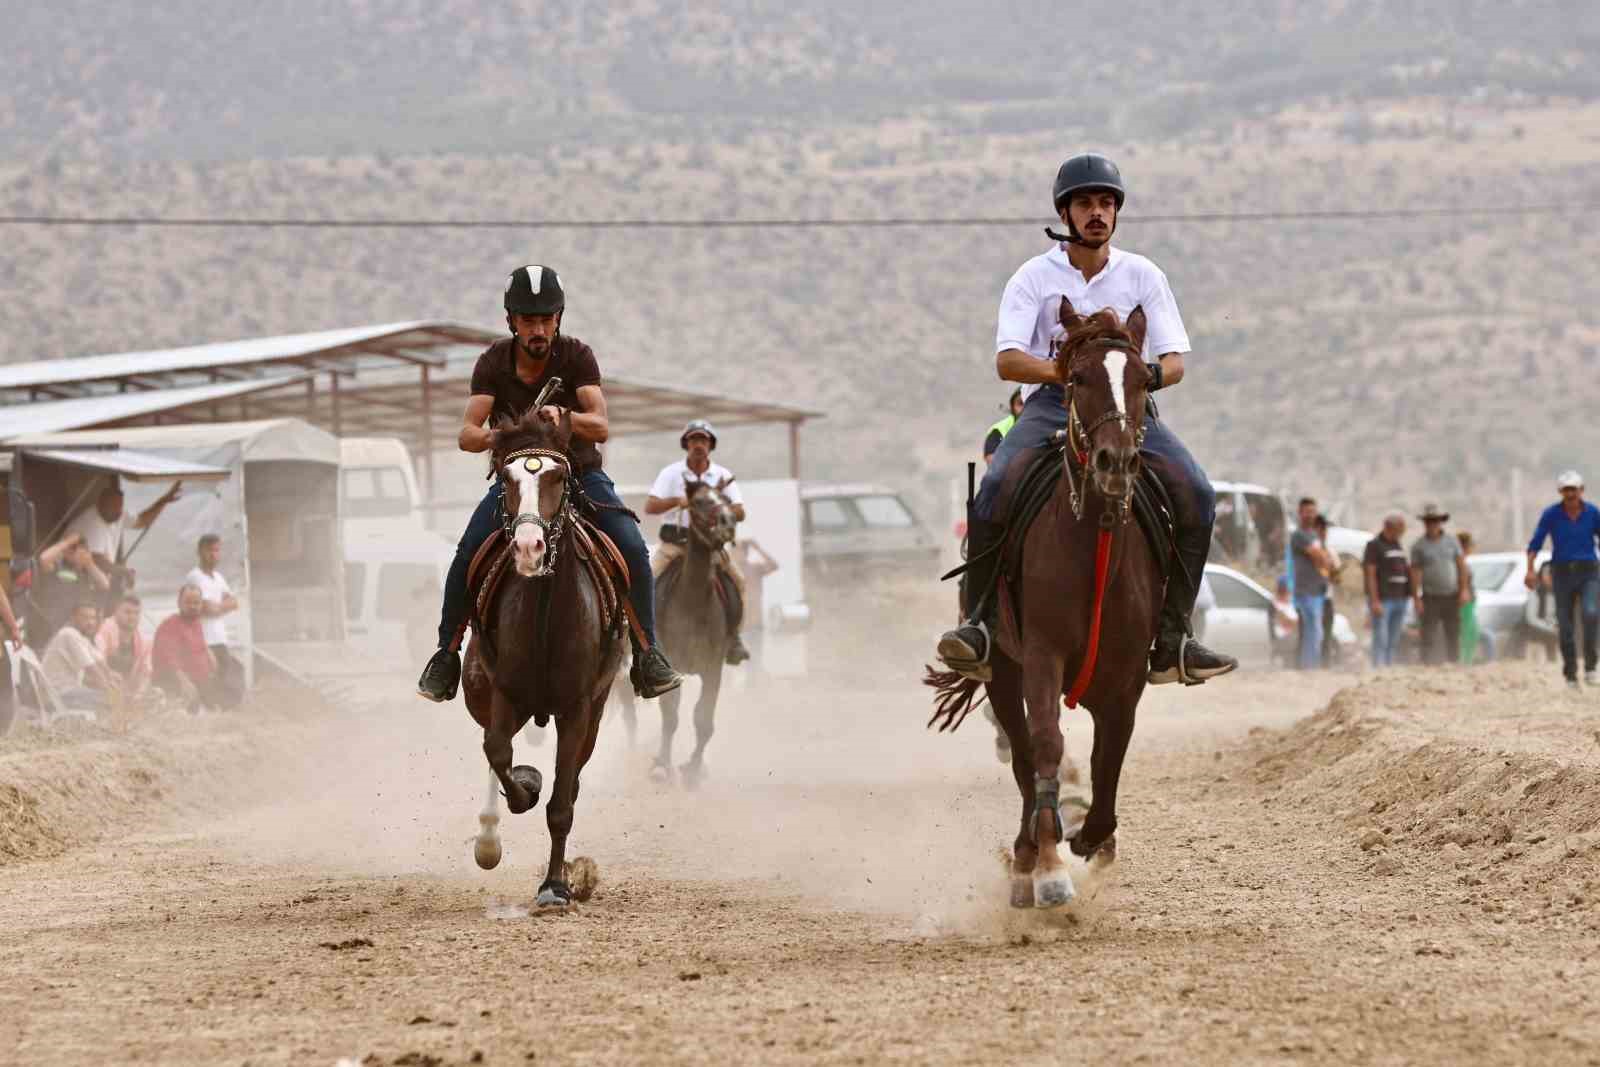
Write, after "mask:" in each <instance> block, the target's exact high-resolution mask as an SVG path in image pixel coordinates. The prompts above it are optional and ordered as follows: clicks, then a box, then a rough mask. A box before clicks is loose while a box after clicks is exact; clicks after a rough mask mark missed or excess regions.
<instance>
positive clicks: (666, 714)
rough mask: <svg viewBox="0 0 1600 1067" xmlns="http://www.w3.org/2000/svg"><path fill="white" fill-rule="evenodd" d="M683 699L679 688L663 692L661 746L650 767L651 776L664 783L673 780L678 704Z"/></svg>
mask: <svg viewBox="0 0 1600 1067" xmlns="http://www.w3.org/2000/svg"><path fill="white" fill-rule="evenodd" d="M682 699H683V695H682V691H681V690H678V689H674V690H672V691H671V692H669V693H662V694H661V699H660V703H661V747H660V748H659V749H658V750H657V751H656V761H655V763H654V764H652V765H651V767H650V778H651V780H652V781H656V782H660V783H662V784H664V785H670V784H671V782H672V775H673V771H672V739H673V738H674V737H675V736H677V733H678V705H679V703H680V702H681V701H682Z"/></svg>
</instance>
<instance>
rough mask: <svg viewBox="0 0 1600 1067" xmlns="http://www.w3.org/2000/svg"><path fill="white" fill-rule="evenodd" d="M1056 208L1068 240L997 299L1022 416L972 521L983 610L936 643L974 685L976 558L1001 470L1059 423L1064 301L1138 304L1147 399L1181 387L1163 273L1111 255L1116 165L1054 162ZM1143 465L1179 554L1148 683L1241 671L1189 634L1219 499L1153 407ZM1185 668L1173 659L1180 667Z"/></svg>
mask: <svg viewBox="0 0 1600 1067" xmlns="http://www.w3.org/2000/svg"><path fill="white" fill-rule="evenodd" d="M1054 194H1055V208H1056V213H1057V214H1058V215H1059V216H1060V218H1061V221H1062V223H1064V224H1065V225H1066V227H1067V231H1068V232H1067V234H1066V235H1060V234H1056V233H1054V232H1051V234H1050V235H1051V237H1052V238H1055V239H1056V240H1058V241H1059V242H1060V243H1059V244H1058V245H1057V246H1056V247H1054V248H1052V249H1050V251H1048V252H1045V253H1044V254H1042V255H1038V256H1035V257H1033V258H1032V259H1030V260H1028V261H1027V262H1026V263H1024V264H1023V265H1022V267H1021V268H1020V269H1018V271H1017V272H1016V274H1014V275H1012V277H1011V280H1010V281H1009V282H1007V283H1006V288H1005V293H1004V295H1002V296H1001V298H1000V315H999V329H998V330H997V332H996V336H995V350H996V355H995V369H996V370H997V372H998V373H999V375H1000V377H1001V378H1003V379H1005V380H1006V381H1011V382H1017V383H1019V384H1021V385H1022V387H1023V389H1022V395H1023V407H1022V415H1021V417H1020V418H1019V419H1018V420H1017V423H1016V425H1015V426H1013V427H1012V428H1011V432H1010V433H1008V434H1007V435H1006V436H1005V439H1004V440H1003V441H1001V443H1000V447H999V448H998V449H997V450H996V451H995V454H994V458H993V460H992V461H991V462H990V464H989V470H988V473H986V474H985V475H984V477H983V485H982V487H981V488H980V490H979V491H978V495H977V498H976V499H975V500H974V501H973V506H972V509H971V514H970V515H969V516H968V543H967V544H968V548H967V556H968V559H969V560H972V561H975V562H974V563H971V564H969V566H970V567H971V571H969V578H970V588H971V589H972V590H973V597H974V600H975V601H976V603H977V604H979V605H982V606H983V607H984V610H983V611H982V613H981V615H979V614H975V615H974V617H973V618H971V619H970V620H968V622H967V623H965V624H964V625H962V626H961V627H959V628H957V629H955V630H952V631H950V632H948V633H946V634H945V635H944V636H943V637H942V638H941V639H940V641H939V656H940V658H941V659H942V660H944V662H945V664H946V665H947V666H949V667H950V668H952V669H953V670H957V671H961V672H962V673H963V674H966V675H968V676H969V677H981V674H982V666H983V665H984V664H986V663H987V662H988V659H989V653H990V649H991V647H992V645H993V638H992V633H993V628H994V624H995V619H996V615H995V611H994V607H995V599H996V598H995V597H994V596H993V595H988V594H987V593H986V592H985V591H987V590H989V589H991V587H992V586H993V584H994V579H995V574H996V572H997V570H998V567H999V563H1000V557H1001V553H999V552H994V553H990V554H988V556H987V558H984V551H985V550H986V549H987V548H989V547H990V546H991V545H993V544H994V543H995V542H996V541H997V540H998V539H999V538H1000V536H1001V534H1002V533H1003V532H1004V525H1003V524H1002V523H999V522H996V521H994V509H995V504H996V498H997V497H998V496H999V493H1000V487H1001V485H1002V483H1003V482H1004V480H1005V475H1006V469H1007V467H1008V466H1009V465H1010V463H1011V460H1012V459H1013V458H1014V457H1015V456H1016V455H1017V454H1018V453H1020V452H1023V451H1025V450H1027V449H1031V448H1038V447H1040V446H1041V445H1044V444H1046V443H1047V442H1048V441H1049V439H1050V436H1051V434H1053V433H1055V432H1056V431H1057V430H1060V429H1064V428H1065V427H1066V425H1067V408H1066V397H1065V393H1064V391H1063V389H1062V387H1061V385H1060V384H1059V383H1058V382H1057V381H1056V369H1055V367H1054V366H1052V361H1053V359H1054V353H1053V350H1052V345H1053V343H1054V341H1055V340H1056V339H1057V338H1058V337H1059V336H1060V335H1061V334H1062V333H1063V330H1062V327H1061V325H1060V321H1059V314H1058V313H1059V310H1060V305H1061V298H1062V297H1063V296H1065V297H1066V298H1067V299H1068V300H1069V301H1070V302H1071V304H1072V307H1073V309H1074V310H1076V311H1077V312H1078V314H1080V315H1092V314H1093V313H1095V312H1097V311H1100V310H1101V309H1103V308H1110V309H1112V310H1113V311H1115V312H1116V313H1117V315H1118V316H1120V317H1121V318H1122V319H1123V321H1126V320H1127V318H1128V316H1129V315H1131V314H1132V313H1133V310H1134V309H1135V308H1140V307H1142V308H1143V309H1144V313H1145V316H1146V318H1147V321H1148V327H1147V332H1146V335H1145V348H1144V352H1145V358H1146V361H1147V362H1146V364H1145V365H1146V367H1148V368H1149V370H1150V379H1151V384H1150V391H1151V392H1152V393H1154V392H1155V391H1156V390H1158V389H1161V388H1170V387H1172V386H1174V385H1177V384H1178V383H1179V382H1180V381H1182V380H1183V375H1184V358H1183V357H1184V353H1186V352H1188V351H1189V335H1188V333H1187V332H1186V331H1185V329H1184V326H1183V320H1182V318H1181V317H1179V314H1178V303H1177V301H1176V300H1175V299H1174V298H1173V295H1172V289H1171V288H1170V287H1169V286H1168V284H1167V278H1166V275H1164V274H1162V273H1161V270H1160V269H1159V268H1158V267H1157V266H1156V265H1155V264H1154V263H1152V262H1150V260H1148V259H1146V258H1145V257H1143V256H1140V255H1136V254H1134V253H1132V252H1124V251H1122V250H1121V249H1114V248H1112V247H1111V236H1112V234H1113V233H1114V232H1115V231H1116V227H1117V218H1118V216H1119V215H1120V214H1121V212H1122V205H1123V201H1124V199H1125V198H1126V190H1125V189H1124V187H1123V183H1122V175H1121V173H1119V172H1118V170H1117V167H1116V164H1114V163H1112V162H1111V160H1109V159H1107V158H1106V157H1105V156H1102V155H1096V154H1093V153H1085V154H1082V155H1077V156H1073V157H1072V158H1071V159H1069V160H1067V161H1066V162H1065V163H1063V164H1062V165H1061V169H1060V171H1059V172H1057V174H1056V181H1055V189H1054ZM1144 431H1145V438H1144V447H1143V450H1142V453H1141V455H1142V458H1143V460H1144V462H1145V464H1146V465H1147V466H1148V467H1149V468H1150V469H1151V470H1152V471H1153V472H1154V473H1155V475H1156V477H1157V478H1159V479H1160V480H1161V484H1162V485H1163V486H1164V487H1165V488H1166V490H1167V493H1168V495H1169V496H1170V497H1171V499H1172V504H1173V508H1174V510H1175V512H1176V514H1175V515H1174V516H1173V517H1174V520H1175V525H1176V527H1177V529H1176V537H1175V541H1176V548H1177V556H1178V560H1179V562H1180V563H1181V564H1182V566H1181V567H1178V568H1175V573H1174V575H1173V578H1172V580H1171V581H1169V582H1168V583H1167V589H1166V600H1165V603H1164V604H1163V605H1162V608H1161V619H1160V630H1159V636H1158V637H1157V638H1156V643H1155V648H1154V650H1153V651H1152V653H1151V657H1150V681H1151V682H1152V683H1155V684H1162V683H1165V682H1177V681H1184V680H1186V679H1187V680H1189V681H1194V682H1199V681H1204V680H1205V679H1207V678H1212V677H1215V676H1217V675H1219V674H1226V673H1227V672H1228V671H1231V670H1233V669H1234V668H1235V667H1237V666H1238V661H1237V660H1235V659H1233V658H1232V657H1231V656H1224V655H1221V654H1219V653H1216V652H1212V651H1211V650H1210V649H1208V648H1206V647H1205V646H1204V645H1202V644H1200V643H1199V642H1198V641H1194V640H1191V639H1190V638H1189V637H1188V629H1189V617H1190V614H1191V612H1192V611H1193V609H1194V602H1195V597H1196V595H1197V594H1198V592H1199V584H1198V583H1199V581H1200V578H1201V576H1202V575H1203V573H1204V570H1205V564H1206V557H1207V555H1208V554H1209V553H1210V549H1211V526H1212V522H1213V520H1214V519H1215V506H1216V496H1215V493H1213V491H1212V489H1211V483H1210V480H1209V479H1207V477H1206V474H1205V471H1203V470H1201V469H1200V465H1199V464H1198V463H1196V462H1195V460H1194V457H1193V456H1191V455H1190V454H1189V450H1188V449H1187V448H1185V447H1184V445H1183V443H1182V442H1181V441H1179V440H1178V437H1177V435H1176V434H1174V433H1173V432H1172V430H1171V429H1170V428H1169V427H1168V426H1167V424H1166V423H1165V422H1163V421H1161V420H1160V419H1158V418H1156V416H1155V412H1154V405H1153V404H1152V405H1151V406H1150V407H1149V408H1148V409H1147V410H1146V412H1145V423H1144ZM1180 659H1181V662H1180Z"/></svg>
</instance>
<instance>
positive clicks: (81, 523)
mask: <svg viewBox="0 0 1600 1067" xmlns="http://www.w3.org/2000/svg"><path fill="white" fill-rule="evenodd" d="M124 518H126V516H121V517H119V518H118V519H117V521H116V522H107V521H106V520H105V519H103V518H101V517H100V509H99V508H97V507H95V506H94V505H93V504H90V505H89V506H88V507H86V508H84V509H83V510H82V511H80V512H78V516H77V518H75V519H73V520H72V521H71V522H70V523H68V524H67V533H69V534H75V533H76V534H82V535H83V543H84V544H85V545H87V546H89V551H90V552H93V553H94V554H95V555H97V556H104V557H105V558H106V559H109V560H110V561H111V562H112V563H115V562H117V550H118V549H120V548H121V547H122V523H123V519H124Z"/></svg>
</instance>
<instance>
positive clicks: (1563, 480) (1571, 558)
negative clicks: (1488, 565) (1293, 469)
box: [1523, 471, 1600, 689]
mask: <svg viewBox="0 0 1600 1067" xmlns="http://www.w3.org/2000/svg"><path fill="white" fill-rule="evenodd" d="M1556 487H1557V488H1558V489H1559V490H1560V491H1561V501H1560V502H1559V503H1556V504H1551V505H1550V506H1549V507H1547V508H1545V509H1544V514H1542V515H1540V516H1539V525H1538V527H1536V528H1535V529H1534V531H1533V540H1532V541H1529V542H1528V574H1527V577H1525V578H1524V579H1523V582H1524V583H1525V584H1526V585H1527V587H1528V588H1529V589H1533V588H1535V587H1536V586H1537V585H1538V582H1539V580H1538V576H1537V573H1536V572H1535V571H1534V560H1535V559H1536V558H1537V557H1538V555H1539V550H1540V549H1541V548H1543V547H1544V540H1545V538H1546V537H1548V538H1550V542H1551V552H1550V563H1549V567H1550V580H1551V586H1552V589H1553V591H1554V593H1555V598H1556V627H1557V630H1558V632H1559V634H1560V642H1561V673H1562V675H1563V676H1564V677H1565V678H1566V679H1567V684H1568V685H1569V686H1571V687H1573V688H1574V689H1576V688H1577V686H1578V663H1577V659H1578V650H1577V639H1576V636H1575V635H1574V634H1573V632H1572V628H1573V618H1572V604H1573V601H1574V600H1577V601H1579V603H1580V606H1581V610H1582V612H1583V683H1584V684H1585V685H1589V686H1592V685H1596V684H1600V678H1597V677H1596V674H1595V659H1596V655H1595V654H1596V650H1597V634H1600V557H1597V556H1596V554H1595V541H1596V539H1597V538H1600V508H1596V507H1595V506H1594V505H1593V504H1590V503H1586V502H1585V501H1584V499H1583V477H1582V476H1581V475H1580V474H1579V473H1578V472H1577V471H1566V472H1564V473H1563V474H1562V475H1561V476H1560V477H1559V478H1557V479H1556Z"/></svg>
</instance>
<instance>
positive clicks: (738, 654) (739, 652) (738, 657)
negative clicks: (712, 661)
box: [724, 630, 750, 667]
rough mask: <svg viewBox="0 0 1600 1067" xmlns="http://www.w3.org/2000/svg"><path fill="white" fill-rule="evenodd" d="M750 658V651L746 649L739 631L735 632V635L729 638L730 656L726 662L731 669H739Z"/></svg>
mask: <svg viewBox="0 0 1600 1067" xmlns="http://www.w3.org/2000/svg"><path fill="white" fill-rule="evenodd" d="M749 658H750V650H749V649H748V648H746V647H744V639H743V638H742V637H740V636H739V631H738V630H735V631H733V635H732V636H731V637H729V638H728V655H727V657H726V658H725V660H724V662H726V663H727V664H728V666H730V667H737V666H738V665H739V664H741V663H743V662H744V661H745V660H747V659H749Z"/></svg>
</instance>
